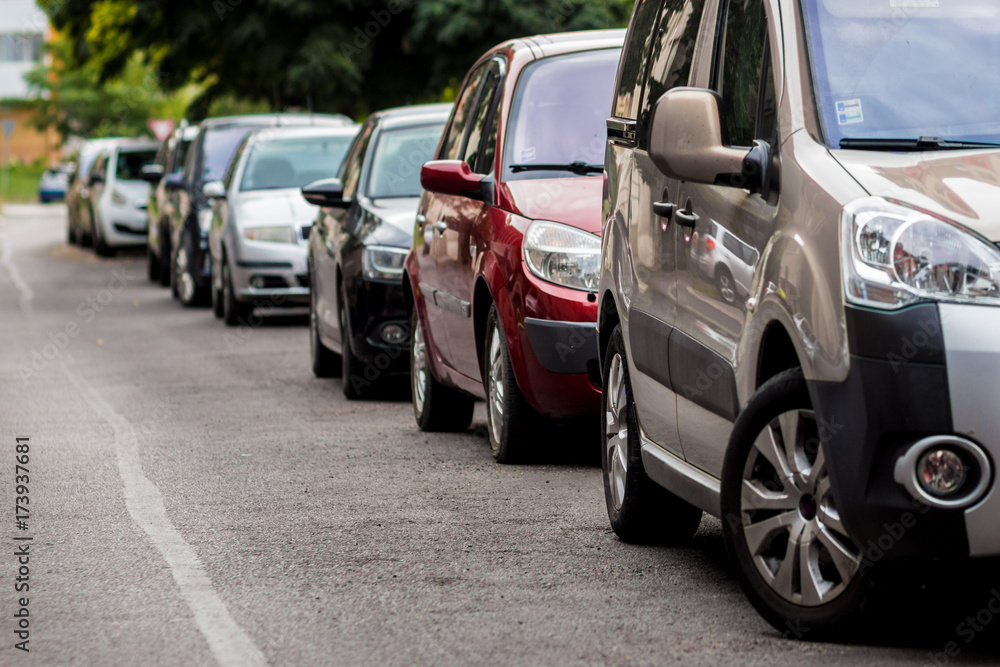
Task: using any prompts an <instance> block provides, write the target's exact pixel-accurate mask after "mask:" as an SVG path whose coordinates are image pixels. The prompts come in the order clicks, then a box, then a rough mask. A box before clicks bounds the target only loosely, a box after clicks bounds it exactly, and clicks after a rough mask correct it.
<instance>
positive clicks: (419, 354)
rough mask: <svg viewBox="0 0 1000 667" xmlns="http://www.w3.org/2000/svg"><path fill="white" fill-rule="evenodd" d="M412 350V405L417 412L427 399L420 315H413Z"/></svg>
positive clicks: (422, 407) (425, 367) (425, 361)
mask: <svg viewBox="0 0 1000 667" xmlns="http://www.w3.org/2000/svg"><path fill="white" fill-rule="evenodd" d="M413 319H414V327H413V352H412V353H411V354H410V378H411V382H412V383H413V407H414V408H416V411H417V413H418V414H422V413H423V411H424V401H425V400H426V399H427V373H428V371H427V344H426V343H424V328H423V326H422V325H421V324H420V317H418V316H414V318H413Z"/></svg>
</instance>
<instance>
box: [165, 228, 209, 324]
mask: <svg viewBox="0 0 1000 667" xmlns="http://www.w3.org/2000/svg"><path fill="white" fill-rule="evenodd" d="M191 245H192V243H191V241H190V238H189V237H188V236H187V235H185V236H184V238H183V239H182V240H181V244H180V247H179V248H177V251H176V252H175V253H174V262H173V265H174V270H173V275H174V276H175V278H174V280H175V284H176V291H175V294H176V296H177V298H178V300H180V302H181V304H183V305H184V306H186V307H188V308H193V307H196V306H201V305H204V303H205V301H206V299H205V296H206V294H205V290H204V288H202V287H199V286H198V283H197V281H196V279H195V276H194V267H192V266H191V256H190V254H189V248H190V247H191Z"/></svg>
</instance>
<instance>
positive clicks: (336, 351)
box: [302, 104, 451, 399]
mask: <svg viewBox="0 0 1000 667" xmlns="http://www.w3.org/2000/svg"><path fill="white" fill-rule="evenodd" d="M450 111H451V105H450V104H435V105H426V106H415V107H404V108H400V109H390V110H387V111H382V112H379V113H376V114H374V115H372V116H371V117H370V118H369V119H368V121H367V122H366V123H365V124H364V126H363V127H362V128H361V131H360V132H359V133H358V136H357V138H356V139H355V140H354V143H353V144H352V145H351V148H350V149H349V150H348V153H347V157H346V158H345V160H344V164H343V166H342V167H341V169H340V177H339V178H335V179H329V180H325V181H319V182H316V183H313V184H311V185H308V186H306V187H305V188H303V189H302V192H303V195H304V196H305V198H306V200H307V201H308V202H309V203H311V204H316V205H318V206H321V207H322V210H321V211H320V214H319V217H318V219H317V221H316V225H315V226H314V227H313V229H312V233H311V234H310V235H309V280H310V284H311V285H312V296H311V300H310V302H311V303H310V342H311V350H312V366H313V372H314V373H315V374H316V376H317V377H321V378H326V377H337V376H338V375H339V376H341V377H343V383H344V395H345V396H346V397H347V398H349V399H360V398H365V397H368V396H370V395H372V394H373V392H375V391H377V390H378V389H380V388H381V387H382V386H383V385H384V384H385V382H386V380H388V379H389V378H392V377H393V376H399V375H405V374H407V373H408V372H409V363H410V362H409V359H410V358H409V339H410V326H409V321H408V314H407V311H406V304H405V302H404V296H403V286H402V282H401V281H402V275H403V260H404V259H405V258H406V255H407V253H408V252H409V250H410V245H411V243H412V240H413V228H414V220H415V218H416V212H417V206H418V204H419V203H420V194H421V192H422V190H421V187H420V169H421V167H422V166H423V164H424V162H427V161H428V160H430V159H432V158H433V156H434V151H435V149H436V148H437V146H438V142H439V141H440V139H441V134H442V132H443V130H444V124H445V123H446V122H447V120H448V115H449V113H450Z"/></svg>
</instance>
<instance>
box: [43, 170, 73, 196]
mask: <svg viewBox="0 0 1000 667" xmlns="http://www.w3.org/2000/svg"><path fill="white" fill-rule="evenodd" d="M74 169H75V167H74V166H73V165H72V164H59V165H55V166H53V167H49V168H48V169H46V170H45V171H44V172H42V177H41V178H40V179H39V180H38V201H39V202H41V203H42V204H48V203H50V202H54V201H64V200H65V199H66V189H67V188H68V187H69V179H70V176H71V175H72V174H73V170H74Z"/></svg>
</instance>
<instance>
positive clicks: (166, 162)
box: [142, 121, 198, 287]
mask: <svg viewBox="0 0 1000 667" xmlns="http://www.w3.org/2000/svg"><path fill="white" fill-rule="evenodd" d="M197 137H198V126H197V125H188V124H187V122H186V121H183V122H182V123H181V126H180V127H178V128H177V129H176V130H174V131H173V132H172V133H171V135H170V136H169V137H167V139H166V141H164V142H163V144H162V145H161V146H160V151H159V153H157V155H156V161H155V162H153V164H151V165H148V166H146V167H144V168H143V170H142V177H143V180H145V181H147V182H148V183H149V184H150V186H151V187H152V190H151V192H150V194H149V208H148V209H147V210H148V212H149V236H148V237H147V239H146V254H147V256H148V258H149V280H150V281H151V282H159V283H160V284H161V285H163V286H164V287H166V286H167V285H169V284H170V212H171V210H172V209H173V207H175V206H176V205H177V192H178V189H177V188H175V187H173V186H175V185H177V184H179V183H181V182H182V180H183V171H184V158H185V157H186V156H187V151H188V149H189V148H190V147H191V144H193V143H194V140H195V139H196V138H197Z"/></svg>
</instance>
